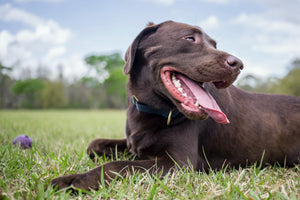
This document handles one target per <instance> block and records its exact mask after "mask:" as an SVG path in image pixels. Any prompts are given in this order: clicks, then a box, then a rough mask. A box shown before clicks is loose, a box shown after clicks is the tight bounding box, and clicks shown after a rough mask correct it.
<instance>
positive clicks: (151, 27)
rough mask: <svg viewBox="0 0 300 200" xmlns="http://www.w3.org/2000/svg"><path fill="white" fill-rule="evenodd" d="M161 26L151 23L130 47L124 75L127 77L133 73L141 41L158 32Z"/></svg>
mask: <svg viewBox="0 0 300 200" xmlns="http://www.w3.org/2000/svg"><path fill="white" fill-rule="evenodd" d="M158 26H159V25H155V24H154V23H152V22H150V23H149V24H148V25H147V27H146V28H145V29H144V30H142V32H140V34H139V35H138V36H137V37H136V38H135V39H134V41H133V43H132V44H131V45H130V47H129V48H128V49H127V51H126V54H125V65H124V69H123V71H124V74H125V75H127V74H129V73H130V72H131V70H132V69H133V66H134V60H135V55H136V51H137V49H138V45H139V43H140V41H141V39H142V38H143V37H144V36H146V35H148V34H151V33H153V32H155V31H156V30H157V28H158Z"/></svg>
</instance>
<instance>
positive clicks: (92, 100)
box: [0, 53, 300, 109]
mask: <svg viewBox="0 0 300 200" xmlns="http://www.w3.org/2000/svg"><path fill="white" fill-rule="evenodd" d="M85 62H86V64H87V66H88V67H89V69H88V73H87V74H86V75H84V76H82V77H81V78H80V79H78V80H76V81H73V82H71V83H70V82H69V81H67V80H65V79H64V75H63V72H62V70H60V73H59V75H58V77H57V78H56V79H54V80H53V79H50V78H49V77H47V71H46V72H44V73H43V72H42V71H39V73H37V74H38V76H37V77H35V78H32V77H25V78H21V79H19V80H17V79H15V78H13V77H12V76H11V75H10V74H11V73H10V72H11V71H12V70H14V67H8V66H3V65H2V64H1V63H0V109H53V108H54V109H56V108H72V109H74V108H75V109H76V108H83V109H102V108H116V109H122V108H126V106H127V105H126V104H127V100H126V82H127V76H124V74H123V65H124V61H123V59H122V56H121V55H120V54H119V53H113V54H110V55H91V56H87V57H86V58H85ZM60 69H61V68H60ZM38 70H41V69H38ZM236 86H237V87H239V88H241V89H244V90H248V91H252V92H264V93H279V94H288V95H295V96H299V97H300V59H295V60H294V61H292V62H291V64H290V66H289V72H288V73H287V75H286V76H284V77H282V78H276V77H267V78H265V77H264V78H262V77H257V76H254V75H246V76H245V77H243V78H241V79H239V81H238V82H237V83H236Z"/></svg>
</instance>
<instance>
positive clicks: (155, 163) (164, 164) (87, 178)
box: [51, 159, 174, 191]
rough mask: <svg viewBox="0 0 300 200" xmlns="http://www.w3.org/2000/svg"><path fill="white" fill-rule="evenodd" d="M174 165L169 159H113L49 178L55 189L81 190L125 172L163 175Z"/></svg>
mask: <svg viewBox="0 0 300 200" xmlns="http://www.w3.org/2000/svg"><path fill="white" fill-rule="evenodd" d="M173 166H174V164H173V162H172V161H171V160H170V159H157V160H138V161H114V162H109V163H106V164H104V165H102V166H99V167H97V168H94V169H92V170H90V171H88V172H86V173H83V174H71V175H67V176H61V177H58V178H55V179H53V180H51V185H52V186H53V187H56V188H57V189H63V188H67V187H74V188H79V189H83V190H87V191H88V190H91V189H92V190H97V189H98V188H99V186H100V185H101V184H103V183H105V184H108V183H109V182H111V181H112V180H114V179H115V178H118V177H120V178H121V177H124V176H126V174H127V173H134V172H137V171H139V172H145V171H147V170H148V171H149V173H150V174H156V173H158V172H161V174H162V175H165V174H166V173H167V172H169V171H170V170H171V169H172V167H173Z"/></svg>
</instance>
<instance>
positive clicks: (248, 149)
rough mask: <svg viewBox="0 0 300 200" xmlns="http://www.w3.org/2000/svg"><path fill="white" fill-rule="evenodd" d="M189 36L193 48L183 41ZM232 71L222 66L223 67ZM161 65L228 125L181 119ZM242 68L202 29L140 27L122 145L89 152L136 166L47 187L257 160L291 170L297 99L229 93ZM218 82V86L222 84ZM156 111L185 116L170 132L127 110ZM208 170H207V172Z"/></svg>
mask: <svg viewBox="0 0 300 200" xmlns="http://www.w3.org/2000/svg"><path fill="white" fill-rule="evenodd" d="M190 35H192V36H193V37H195V38H196V39H197V40H196V41H198V42H196V43H192V42H190V41H187V40H186V37H187V36H190ZM229 58H230V59H233V60H234V63H232V62H231V64H228V59H229ZM165 65H172V66H175V67H176V68H177V69H179V70H180V71H182V72H183V73H184V74H185V75H186V76H187V77H189V78H191V79H193V80H195V81H198V82H205V83H204V87H205V88H206V90H207V91H209V93H210V94H211V95H212V96H213V97H214V98H215V100H216V102H217V103H218V105H219V106H220V108H221V109H222V110H223V112H224V113H226V115H227V117H228V119H229V120H230V124H226V125H224V124H219V123H216V122H215V121H214V120H212V118H210V117H209V118H208V119H206V120H193V119H197V117H196V116H194V115H193V114H190V113H186V112H185V111H184V110H183V109H182V108H181V107H180V105H179V103H178V102H177V101H176V99H174V98H173V97H172V96H171V95H170V93H169V92H168V91H167V89H166V88H165V86H164V85H163V83H162V80H161V79H160V76H159V72H160V70H161V68H162V67H163V66H165ZM242 67H243V65H242V63H241V61H240V60H238V59H237V58H235V57H233V56H231V55H229V54H228V53H226V52H223V51H219V50H217V49H216V48H215V41H214V40H212V39H211V38H210V37H209V36H208V35H206V34H205V33H204V32H203V31H202V30H201V29H199V28H198V27H194V26H189V25H186V24H180V23H175V22H165V23H162V24H158V25H153V24H151V26H148V27H146V28H145V29H144V30H143V31H142V32H141V33H140V34H139V35H138V36H137V38H136V39H135V41H134V42H133V44H132V45H131V46H130V48H129V49H128V51H127V53H126V64H125V66H124V73H125V74H129V76H130V77H129V82H128V90H127V93H128V100H129V101H128V103H129V106H128V111H127V122H126V139H121V140H107V139H96V140H94V141H92V142H91V143H90V145H89V147H88V154H89V155H90V157H91V158H93V157H94V153H96V154H98V155H100V156H101V155H103V153H106V154H110V153H111V152H112V149H114V148H115V146H118V149H119V150H121V151H124V150H126V149H127V150H129V151H130V152H131V153H133V154H136V155H137V157H138V158H139V159H140V160H136V161H114V162H109V163H106V164H104V165H102V166H99V167H97V168H95V169H93V170H91V171H89V172H86V173H83V174H73V175H68V176H62V177H59V178H56V179H54V180H52V181H51V183H52V185H54V186H57V187H58V188H59V189H60V188H64V187H68V186H70V185H73V186H74V187H78V188H81V189H85V190H89V189H97V188H98V187H99V182H100V180H101V171H102V170H103V172H104V177H103V178H104V180H105V181H108V182H109V181H110V180H111V179H112V178H114V177H115V174H114V173H113V172H118V173H120V174H121V175H125V174H126V173H127V172H130V171H132V170H145V169H150V172H151V173H154V172H155V170H154V168H153V165H156V167H157V169H158V170H163V174H165V173H166V172H168V171H170V170H171V169H172V168H173V167H174V162H173V160H172V159H174V160H175V161H176V162H177V163H178V164H179V165H181V166H184V165H187V164H188V163H190V164H192V167H193V168H194V169H195V170H207V169H208V168H209V165H210V166H211V167H212V168H213V169H221V168H222V167H223V166H225V165H229V166H242V167H244V166H246V165H248V164H252V163H255V162H259V161H260V160H261V159H262V155H263V154H264V156H263V161H262V164H263V165H266V164H271V165H273V164H276V163H279V164H280V165H282V166H283V165H286V166H293V164H299V159H300V123H299V122H300V99H299V98H296V97H292V96H284V95H271V94H256V93H250V92H245V91H242V90H239V89H237V88H236V87H234V86H229V85H230V84H231V83H232V82H233V81H234V80H235V79H236V77H237V76H238V74H239V72H240V69H242ZM220 81H223V82H220ZM132 95H135V96H136V97H137V98H138V101H139V102H141V103H143V104H146V105H150V106H152V107H154V108H156V109H167V110H168V109H169V110H172V109H176V108H177V109H179V110H180V111H181V112H182V113H183V114H184V115H183V116H182V117H181V118H180V120H179V121H178V122H177V123H175V124H171V125H170V126H168V125H167V124H166V121H167V119H166V118H164V117H162V116H159V115H155V114H149V113H144V112H140V111H138V110H137V108H136V106H135V105H134V104H133V103H132V102H131V96H132ZM208 163H209V164H208Z"/></svg>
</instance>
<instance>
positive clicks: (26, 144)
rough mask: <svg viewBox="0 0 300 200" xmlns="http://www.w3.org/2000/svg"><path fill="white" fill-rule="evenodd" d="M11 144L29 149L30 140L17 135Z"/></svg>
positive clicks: (25, 136)
mask: <svg viewBox="0 0 300 200" xmlns="http://www.w3.org/2000/svg"><path fill="white" fill-rule="evenodd" d="M13 144H14V145H16V144H19V145H20V147H22V148H23V149H27V148H31V145H32V140H31V139H30V137H28V136H27V135H19V136H17V137H15V139H14V141H13Z"/></svg>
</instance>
